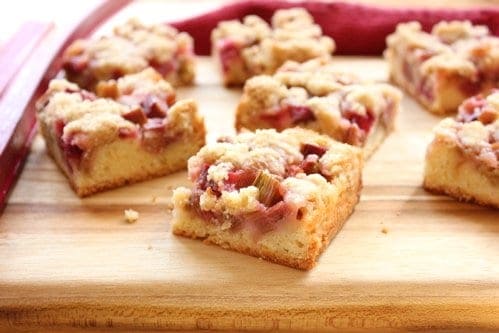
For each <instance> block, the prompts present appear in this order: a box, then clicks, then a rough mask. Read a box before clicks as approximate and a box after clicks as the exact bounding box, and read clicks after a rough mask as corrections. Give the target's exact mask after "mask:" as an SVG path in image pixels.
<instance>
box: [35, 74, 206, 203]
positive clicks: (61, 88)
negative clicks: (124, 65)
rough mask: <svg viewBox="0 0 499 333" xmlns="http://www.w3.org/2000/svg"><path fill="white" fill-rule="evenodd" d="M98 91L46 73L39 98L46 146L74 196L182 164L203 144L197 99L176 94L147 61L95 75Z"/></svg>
mask: <svg viewBox="0 0 499 333" xmlns="http://www.w3.org/2000/svg"><path fill="white" fill-rule="evenodd" d="M97 93H98V94H100V95H101V96H103V97H99V96H97V95H95V94H93V93H91V92H88V91H86V90H82V89H80V88H79V87H78V86H77V85H75V84H73V83H70V82H68V81H66V80H52V81H51V82H50V86H49V89H48V91H47V92H46V93H45V94H44V95H43V96H42V97H41V98H40V100H39V101H38V103H37V117H38V120H39V125H40V130H41V133H42V135H43V137H44V138H45V141H46V144H47V149H48V152H49V154H50V155H51V156H52V157H53V158H54V160H55V162H56V163H57V165H58V166H59V167H60V168H61V170H62V171H63V172H64V174H65V175H66V177H67V178H68V180H69V182H70V184H71V186H72V187H73V189H74V190H75V192H76V193H77V194H78V195H79V196H86V195H89V194H92V193H95V192H99V191H102V190H106V189H110V188H114V187H118V186H121V185H124V184H127V183H132V182H137V181H141V180H145V179H148V178H152V177H156V176H162V175H166V174H169V173H172V172H174V171H177V170H180V169H183V168H185V167H186V165H187V160H188V158H189V157H190V156H192V155H194V154H195V153H196V152H197V151H198V150H199V149H200V148H201V147H202V146H203V145H204V142H205V141H204V140H205V128H204V122H203V119H202V117H201V116H200V115H199V114H198V111H197V106H196V104H195V102H194V101H193V100H188V99H186V100H181V101H178V102H176V101H175V93H174V91H173V89H172V87H171V86H170V84H168V83H167V82H166V81H164V80H163V79H162V78H161V75H160V74H158V73H157V72H155V71H154V70H153V69H151V68H149V69H146V70H144V71H142V72H139V73H137V74H130V75H127V76H124V77H122V78H120V79H118V80H117V81H115V80H111V81H107V82H101V83H100V84H99V85H98V87H97Z"/></svg>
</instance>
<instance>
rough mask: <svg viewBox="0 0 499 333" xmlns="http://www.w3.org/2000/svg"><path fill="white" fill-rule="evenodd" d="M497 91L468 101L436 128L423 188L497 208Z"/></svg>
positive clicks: (498, 147)
mask: <svg viewBox="0 0 499 333" xmlns="http://www.w3.org/2000/svg"><path fill="white" fill-rule="evenodd" d="M498 160H499V90H494V91H493V92H492V93H490V94H489V95H488V96H486V97H485V96H482V95H478V96H475V97H472V98H469V99H468V100H466V101H465V102H463V104H462V105H461V106H460V107H459V111H458V116H457V118H456V119H451V118H447V119H444V120H442V122H441V123H440V124H439V125H438V126H437V127H436V129H435V138H434V139H433V141H432V143H431V144H430V145H429V147H428V150H427V153H426V166H425V175H424V183H423V186H424V188H425V189H427V190H429V191H432V192H436V193H444V194H447V195H450V196H452V197H454V198H456V199H458V200H462V201H473V202H476V203H478V204H481V205H488V206H492V207H496V208H499V162H498Z"/></svg>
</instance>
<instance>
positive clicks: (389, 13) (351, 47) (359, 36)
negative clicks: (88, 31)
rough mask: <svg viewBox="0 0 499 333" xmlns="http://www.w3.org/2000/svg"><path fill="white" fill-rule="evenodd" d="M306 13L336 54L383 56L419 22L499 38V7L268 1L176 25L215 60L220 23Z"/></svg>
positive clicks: (253, 1) (243, 4) (244, 4)
mask: <svg viewBox="0 0 499 333" xmlns="http://www.w3.org/2000/svg"><path fill="white" fill-rule="evenodd" d="M290 7H304V8H306V9H307V10H308V11H309V12H310V13H311V14H312V15H313V16H314V18H315V20H316V22H317V23H318V24H319V25H320V26H321V27H322V29H323V31H324V33H325V34H326V35H328V36H331V37H333V38H334V40H335V42H336V46H337V49H336V52H335V54H343V55H380V54H381V53H382V52H383V50H384V49H385V38H386V36H387V35H388V34H390V33H392V32H393V31H394V30H395V26H396V25H397V24H398V23H400V22H406V21H412V20H416V21H419V22H421V24H422V25H423V28H424V29H425V30H427V31H428V30H430V29H431V27H432V26H433V25H434V24H435V23H437V22H439V21H442V20H470V21H471V22H473V23H474V24H485V25H487V26H488V27H489V28H490V30H491V32H492V33H493V34H495V35H499V6H495V7H489V8H468V9H417V8H410V9H409V8H388V7H378V6H369V5H362V4H352V3H344V2H332V3H326V2H321V1H293V2H289V1H268V0H248V1H242V2H237V3H232V4H230V5H227V6H223V7H220V8H218V9H215V10H213V11H211V12H208V13H206V14H202V15H200V16H197V17H193V18H190V19H186V20H183V21H178V22H174V23H172V24H173V25H174V26H175V27H177V28H178V29H179V30H181V31H186V32H188V33H189V34H191V35H192V36H193V37H194V40H195V51H196V53H197V54H200V55H208V54H210V48H211V46H210V33H211V30H213V28H214V27H216V25H217V23H218V22H219V21H224V20H231V19H240V18H242V17H244V16H245V15H249V14H255V15H258V16H261V17H262V18H264V19H265V20H267V21H269V20H270V17H271V16H272V14H273V13H274V11H275V10H276V9H280V8H290Z"/></svg>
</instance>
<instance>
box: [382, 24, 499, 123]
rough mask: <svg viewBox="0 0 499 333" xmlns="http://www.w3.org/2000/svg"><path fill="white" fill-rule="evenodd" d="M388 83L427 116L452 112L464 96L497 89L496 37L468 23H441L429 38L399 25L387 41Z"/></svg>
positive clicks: (415, 27) (416, 27)
mask: <svg viewBox="0 0 499 333" xmlns="http://www.w3.org/2000/svg"><path fill="white" fill-rule="evenodd" d="M387 45H388V48H387V49H386V51H385V58H386V60H387V62H388V65H389V70H390V77H391V80H392V81H394V82H395V83H396V84H398V85H399V86H401V87H402V88H404V89H405V90H406V91H407V92H408V93H409V94H411V95H412V96H413V97H414V98H415V99H416V100H417V101H418V102H420V103H421V104H422V105H423V106H425V107H426V108H427V109H428V110H429V111H431V112H434V113H439V114H444V113H455V112H456V110H457V108H458V106H459V105H460V104H461V103H462V102H463V101H464V100H465V99H466V98H468V97H471V96H473V95H475V94H478V93H481V92H482V93H484V92H487V91H488V90H490V89H491V88H494V87H498V86H499V38H498V37H495V36H493V35H491V34H490V32H489V30H488V28H487V27H486V26H481V25H472V24H471V23H470V22H469V21H451V22H440V23H438V24H436V25H435V26H434V27H433V29H432V31H431V33H427V32H424V31H422V29H421V25H420V24H419V23H418V22H409V23H401V24H399V25H398V26H397V30H396V31H395V32H394V33H393V34H391V35H389V36H388V37H387Z"/></svg>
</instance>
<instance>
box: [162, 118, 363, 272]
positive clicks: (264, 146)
mask: <svg viewBox="0 0 499 333" xmlns="http://www.w3.org/2000/svg"><path fill="white" fill-rule="evenodd" d="M362 163H363V162H362V153H361V151H360V150H359V149H358V148H356V147H353V146H350V145H347V144H343V143H339V142H336V141H334V140H332V139H330V138H329V137H327V136H323V135H319V134H317V133H315V132H313V131H309V130H305V129H300V128H293V129H287V130H285V131H283V132H280V133H279V132H276V131H275V130H273V129H268V130H257V131H256V132H246V133H241V134H239V135H237V136H235V137H230V138H223V139H222V140H220V141H219V142H216V143H213V144H208V145H207V146H205V147H203V148H202V149H201V150H200V151H199V153H198V154H197V155H195V156H194V157H192V158H191V159H190V160H189V167H188V170H189V178H190V180H191V181H192V182H193V187H192V188H191V189H189V188H185V187H181V188H178V189H176V190H175V191H174V194H173V203H174V211H173V224H172V231H173V233H174V234H176V235H181V236H185V237H190V238H198V239H203V240H204V241H205V242H206V243H212V244H216V245H219V246H221V247H223V248H226V249H230V250H234V251H238V252H241V253H245V254H248V255H252V256H255V257H259V258H263V259H266V260H269V261H272V262H275V263H279V264H282V265H286V266H290V267H294V268H298V269H303V270H308V269H311V268H312V267H314V265H315V263H316V260H317V258H318V256H319V255H320V254H321V253H322V252H323V251H324V249H325V248H326V247H327V246H328V244H329V242H330V240H331V239H332V238H333V237H334V236H335V235H336V234H337V233H338V231H339V230H340V229H341V227H342V226H343V224H344V222H345V221H346V220H347V218H348V217H349V216H350V214H352V212H353V209H354V207H355V205H356V204H357V202H358V200H359V195H360V190H361V183H362V182H361V169H362Z"/></svg>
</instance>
